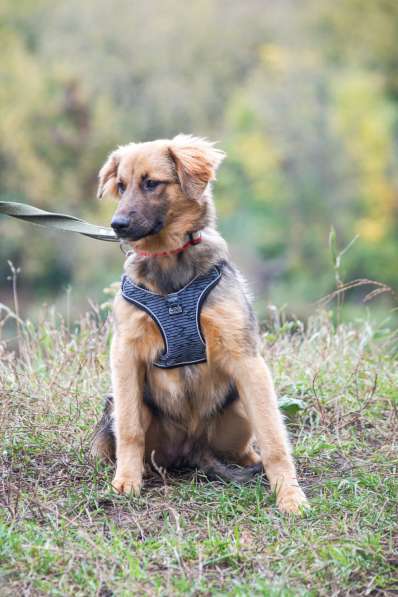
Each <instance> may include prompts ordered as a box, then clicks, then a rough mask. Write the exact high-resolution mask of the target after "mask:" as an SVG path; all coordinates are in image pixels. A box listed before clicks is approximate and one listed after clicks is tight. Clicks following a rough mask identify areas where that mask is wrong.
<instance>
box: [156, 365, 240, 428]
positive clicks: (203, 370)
mask: <svg viewBox="0 0 398 597" xmlns="http://www.w3.org/2000/svg"><path fill="white" fill-rule="evenodd" d="M147 386H148V390H149V393H150V400H151V401H152V402H153V403H154V404H155V405H156V406H157V407H158V408H159V410H160V411H161V412H162V413H164V414H166V415H168V416H170V417H172V418H173V419H175V420H179V421H181V422H184V423H185V424H186V426H187V427H191V426H195V424H196V423H198V422H199V421H200V420H202V419H204V418H207V417H209V416H211V415H212V414H214V413H215V412H217V411H218V410H219V408H220V407H221V405H222V404H223V403H224V401H225V397H226V396H227V394H228V392H229V390H230V383H229V380H228V378H227V377H226V376H225V375H223V374H222V373H221V372H220V371H218V370H217V369H216V368H213V367H210V365H209V364H208V363H201V364H198V365H192V366H189V367H179V368H176V369H166V370H163V369H159V368H156V367H149V368H148V370H147Z"/></svg>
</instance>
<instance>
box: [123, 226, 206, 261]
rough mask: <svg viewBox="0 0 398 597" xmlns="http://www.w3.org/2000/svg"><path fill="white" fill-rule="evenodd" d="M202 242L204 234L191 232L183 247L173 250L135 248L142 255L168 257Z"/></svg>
mask: <svg viewBox="0 0 398 597" xmlns="http://www.w3.org/2000/svg"><path fill="white" fill-rule="evenodd" d="M201 242H202V235H201V233H200V231H199V232H191V233H190V234H188V240H187V242H186V243H185V244H184V245H182V247H178V249H171V251H140V250H139V249H134V252H135V253H137V255H139V256H140V257H168V256H170V255H178V254H179V253H183V252H184V251H186V250H187V249H188V248H189V247H192V246H193V245H198V244H199V243H201Z"/></svg>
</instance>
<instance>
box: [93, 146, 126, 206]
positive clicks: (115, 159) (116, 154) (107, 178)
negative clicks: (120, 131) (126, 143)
mask: <svg viewBox="0 0 398 597" xmlns="http://www.w3.org/2000/svg"><path fill="white" fill-rule="evenodd" d="M120 157H121V150H120V148H119V149H116V150H115V151H112V153H111V154H110V155H109V157H108V159H107V160H106V162H105V164H104V165H103V166H102V168H101V170H100V171H99V174H98V180H99V182H98V190H97V199H102V197H103V196H104V195H107V194H113V195H114V194H116V175H117V169H118V166H119V162H120Z"/></svg>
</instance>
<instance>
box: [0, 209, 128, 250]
mask: <svg viewBox="0 0 398 597" xmlns="http://www.w3.org/2000/svg"><path fill="white" fill-rule="evenodd" d="M0 214H5V215H6V216H11V217H13V218H18V219H19V220H24V221H25V222H31V223H32V224H39V225H40V226H46V227H47V228H56V229H57V230H63V231H65V232H77V233H79V234H83V235H84V236H88V237H90V238H95V239H97V240H106V241H110V242H114V243H116V242H119V239H118V238H117V237H116V235H115V233H114V232H113V230H112V228H104V227H102V226H96V225H95V224H89V222H85V221H84V220H80V219H79V218H75V217H74V216H67V215H66V214H57V213H52V212H50V211H44V209H38V208H37V207H33V206H32V205H27V204H26V203H14V202H13V201H0Z"/></svg>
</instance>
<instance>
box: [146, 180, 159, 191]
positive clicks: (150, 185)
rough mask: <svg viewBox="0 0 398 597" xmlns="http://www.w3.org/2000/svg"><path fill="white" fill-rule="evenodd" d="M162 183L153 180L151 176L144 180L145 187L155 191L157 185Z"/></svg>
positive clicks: (147, 189)
mask: <svg viewBox="0 0 398 597" xmlns="http://www.w3.org/2000/svg"><path fill="white" fill-rule="evenodd" d="M158 184H160V182H159V180H152V179H151V178H146V179H145V180H144V189H145V191H153V189H156V187H157V186H158Z"/></svg>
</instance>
